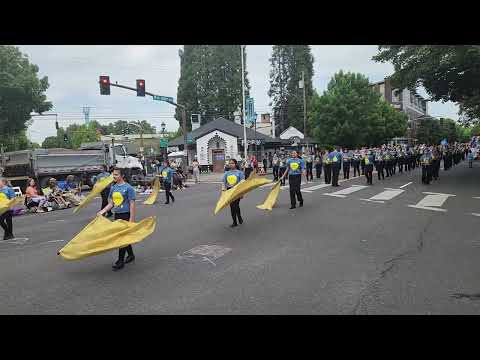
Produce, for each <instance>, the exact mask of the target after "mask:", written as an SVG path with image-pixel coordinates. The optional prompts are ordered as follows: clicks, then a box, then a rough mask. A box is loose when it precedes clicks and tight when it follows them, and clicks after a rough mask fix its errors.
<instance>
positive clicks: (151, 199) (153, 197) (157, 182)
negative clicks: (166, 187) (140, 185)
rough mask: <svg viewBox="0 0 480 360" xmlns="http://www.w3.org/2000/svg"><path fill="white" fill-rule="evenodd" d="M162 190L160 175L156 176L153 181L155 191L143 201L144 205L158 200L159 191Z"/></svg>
mask: <svg viewBox="0 0 480 360" xmlns="http://www.w3.org/2000/svg"><path fill="white" fill-rule="evenodd" d="M159 191H160V180H159V179H158V177H155V181H154V183H153V192H152V194H151V195H150V196H149V197H148V198H147V200H145V201H144V202H143V204H144V205H153V204H154V203H155V201H156V200H157V196H158V192H159Z"/></svg>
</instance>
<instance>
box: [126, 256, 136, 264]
mask: <svg viewBox="0 0 480 360" xmlns="http://www.w3.org/2000/svg"><path fill="white" fill-rule="evenodd" d="M132 261H135V255H128V256H127V258H126V259H125V264H128V263H131V262H132Z"/></svg>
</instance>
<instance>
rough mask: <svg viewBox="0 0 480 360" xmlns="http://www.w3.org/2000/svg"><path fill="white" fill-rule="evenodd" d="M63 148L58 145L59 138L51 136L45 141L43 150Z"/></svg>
mask: <svg viewBox="0 0 480 360" xmlns="http://www.w3.org/2000/svg"><path fill="white" fill-rule="evenodd" d="M58 147H61V146H59V145H58V138H57V137H56V136H49V137H46V138H45V140H43V143H42V148H44V149H54V148H58Z"/></svg>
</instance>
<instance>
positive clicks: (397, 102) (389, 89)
mask: <svg viewBox="0 0 480 360" xmlns="http://www.w3.org/2000/svg"><path fill="white" fill-rule="evenodd" d="M370 86H371V87H372V88H373V89H375V90H376V91H378V92H379V93H380V95H381V97H382V98H383V99H384V100H385V101H386V102H388V103H389V104H391V105H392V106H393V107H394V108H395V109H397V110H398V111H403V112H404V113H405V114H407V116H408V129H407V134H405V136H406V138H405V140H408V142H409V143H414V142H415V135H416V130H417V127H418V122H419V119H423V118H426V117H428V100H426V99H424V98H423V97H422V96H420V95H418V94H417V93H416V92H415V91H411V90H409V89H403V90H402V89H397V88H394V87H393V86H392V83H391V80H390V79H389V78H385V79H384V80H383V81H380V82H377V83H374V84H370ZM399 140H400V139H399Z"/></svg>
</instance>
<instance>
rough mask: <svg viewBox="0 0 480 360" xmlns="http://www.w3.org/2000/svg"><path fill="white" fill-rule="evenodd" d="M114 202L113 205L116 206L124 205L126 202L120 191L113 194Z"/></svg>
mask: <svg viewBox="0 0 480 360" xmlns="http://www.w3.org/2000/svg"><path fill="white" fill-rule="evenodd" d="M112 200H113V203H114V204H115V206H120V205H122V204H123V201H124V200H125V199H124V198H123V195H122V193H120V192H118V191H115V192H114V193H113V194H112Z"/></svg>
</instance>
